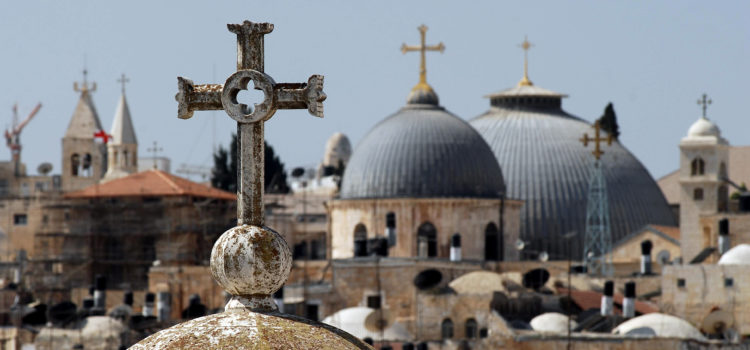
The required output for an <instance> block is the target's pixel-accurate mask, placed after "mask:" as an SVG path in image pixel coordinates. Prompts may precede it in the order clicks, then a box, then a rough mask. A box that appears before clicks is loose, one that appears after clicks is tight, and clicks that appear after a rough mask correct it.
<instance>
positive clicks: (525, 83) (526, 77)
mask: <svg viewBox="0 0 750 350" xmlns="http://www.w3.org/2000/svg"><path fill="white" fill-rule="evenodd" d="M533 46H534V45H533V44H532V43H531V42H529V38H528V37H527V36H524V38H523V42H522V43H520V44H519V45H518V47H520V48H522V49H523V78H522V79H521V81H520V82H518V85H521V86H531V85H534V84H532V83H531V80H529V49H531V48H532V47H533Z"/></svg>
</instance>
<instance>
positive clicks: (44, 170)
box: [36, 163, 52, 175]
mask: <svg viewBox="0 0 750 350" xmlns="http://www.w3.org/2000/svg"><path fill="white" fill-rule="evenodd" d="M36 171H37V172H38V173H40V174H42V175H47V174H49V173H50V171H52V163H42V164H39V166H38V167H37V168H36Z"/></svg>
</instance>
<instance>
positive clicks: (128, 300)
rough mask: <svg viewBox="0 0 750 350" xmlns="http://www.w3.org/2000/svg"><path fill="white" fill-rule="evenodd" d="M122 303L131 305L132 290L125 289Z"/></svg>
mask: <svg viewBox="0 0 750 350" xmlns="http://www.w3.org/2000/svg"><path fill="white" fill-rule="evenodd" d="M122 303H123V304H125V305H128V306H130V307H132V306H133V292H131V291H127V292H125V294H123V296H122Z"/></svg>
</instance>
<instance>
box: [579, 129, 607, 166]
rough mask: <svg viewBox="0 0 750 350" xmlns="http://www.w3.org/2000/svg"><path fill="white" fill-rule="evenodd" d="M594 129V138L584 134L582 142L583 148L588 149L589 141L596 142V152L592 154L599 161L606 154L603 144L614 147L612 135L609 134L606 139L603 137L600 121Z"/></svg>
mask: <svg viewBox="0 0 750 350" xmlns="http://www.w3.org/2000/svg"><path fill="white" fill-rule="evenodd" d="M592 127H593V128H594V138H593V139H592V138H589V134H583V137H582V138H581V139H580V141H581V142H582V143H583V147H587V146H588V144H589V141H591V142H594V150H593V151H591V154H593V155H594V158H596V160H597V161H598V160H599V159H600V158H601V157H602V154H604V151H602V148H601V143H602V142H605V141H606V142H607V145H608V146H611V145H612V134H609V135H608V136H607V137H606V138H604V137H602V136H601V125H599V121H598V120H597V121H596V123H594V125H593V126H592Z"/></svg>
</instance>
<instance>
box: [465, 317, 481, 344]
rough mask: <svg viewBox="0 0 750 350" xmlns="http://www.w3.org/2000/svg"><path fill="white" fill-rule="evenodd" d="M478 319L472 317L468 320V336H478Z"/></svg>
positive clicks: (466, 329) (471, 337) (470, 337)
mask: <svg viewBox="0 0 750 350" xmlns="http://www.w3.org/2000/svg"><path fill="white" fill-rule="evenodd" d="M478 328H479V327H478V326H477V320H475V319H473V318H470V319H468V320H466V328H465V331H466V338H469V339H473V338H476V337H477V329H478Z"/></svg>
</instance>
